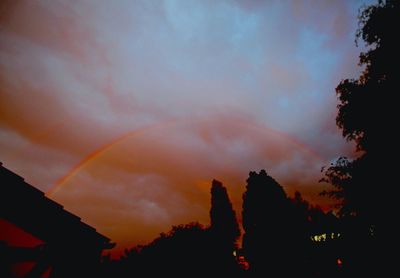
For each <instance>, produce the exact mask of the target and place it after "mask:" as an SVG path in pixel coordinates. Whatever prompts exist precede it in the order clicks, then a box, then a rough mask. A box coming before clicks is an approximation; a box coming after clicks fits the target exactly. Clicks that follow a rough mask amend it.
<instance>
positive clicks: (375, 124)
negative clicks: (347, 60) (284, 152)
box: [322, 0, 400, 276]
mask: <svg viewBox="0 0 400 278" xmlns="http://www.w3.org/2000/svg"><path fill="white" fill-rule="evenodd" d="M399 14H400V1H393V0H387V1H379V2H378V4H375V5H370V6H368V7H365V8H364V9H363V10H362V11H361V12H360V15H359V29H358V31H357V34H356V42H358V41H359V40H360V39H362V40H363V41H364V42H365V46H366V47H367V51H366V52H362V53H361V54H360V59H359V65H360V66H363V71H362V74H361V75H360V77H359V78H358V79H345V80H343V81H342V82H341V83H340V84H339V85H338V86H337V88H336V93H337V96H338V98H339V101H340V102H339V105H338V115H337V117H336V123H337V125H338V127H339V128H341V129H342V132H343V136H344V137H345V138H346V139H347V140H349V141H354V142H355V143H356V151H358V153H359V157H358V158H357V159H355V160H349V159H347V158H345V157H341V158H339V159H338V160H337V161H336V162H335V163H332V164H331V165H330V167H328V168H327V169H325V170H324V174H325V177H324V178H323V179H322V181H324V182H328V183H330V184H332V185H333V186H334V190H330V191H324V192H322V194H323V195H328V196H330V197H333V198H335V199H338V200H339V201H340V203H339V207H340V210H339V213H340V215H341V216H342V217H343V218H344V220H345V221H344V222H346V224H344V225H343V226H344V227H343V228H344V231H345V233H344V239H346V238H347V239H348V240H347V242H348V243H349V245H348V246H347V250H346V252H347V253H348V254H349V255H348V257H349V258H351V259H349V261H351V263H350V265H351V266H352V267H351V268H352V269H351V270H349V273H348V275H351V274H352V275H360V274H362V273H363V272H365V270H368V275H369V276H374V275H377V273H379V275H382V271H384V270H388V269H389V268H388V266H390V265H392V264H390V263H389V261H390V258H389V256H388V255H386V254H387V252H385V250H383V248H384V246H385V245H388V244H390V243H389V242H388V241H387V240H386V239H387V235H388V234H390V233H391V230H392V220H393V217H396V216H395V215H393V211H394V210H393V208H392V207H391V205H392V204H394V203H395V200H394V198H393V196H390V194H387V192H388V189H389V186H390V185H391V184H392V183H393V181H394V180H396V177H395V176H394V173H396V169H395V168H394V165H395V164H393V163H387V161H389V160H390V154H391V152H392V150H393V148H394V147H395V146H396V144H395V143H396V142H395V138H394V137H393V136H390V135H388V131H390V130H391V129H392V128H393V127H394V124H395V123H394V119H395V117H396V115H395V111H397V110H396V109H395V107H394V105H395V104H397V102H396V99H395V92H396V91H398V89H399V85H398V81H399V80H400V72H399V70H398V65H399V64H400V53H399V49H400V43H399V40H398V36H397V33H396V32H395V31H394V30H395V29H394V28H396V27H395V26H399V25H400V17H399ZM349 227H351V228H349ZM361 246H364V248H365V247H367V248H368V250H369V252H361V250H360V249H361ZM385 255H386V256H385ZM371 266H375V268H372V267H371Z"/></svg>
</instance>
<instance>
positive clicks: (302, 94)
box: [0, 0, 369, 265]
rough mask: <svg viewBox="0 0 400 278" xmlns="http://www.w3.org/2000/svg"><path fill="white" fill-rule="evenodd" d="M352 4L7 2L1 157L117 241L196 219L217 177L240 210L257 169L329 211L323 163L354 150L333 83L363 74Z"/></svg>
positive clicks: (0, 51)
mask: <svg viewBox="0 0 400 278" xmlns="http://www.w3.org/2000/svg"><path fill="white" fill-rule="evenodd" d="M363 3H367V4H368V3H369V1H362V0H360V1H344V0H343V1H311V2H310V3H309V1H292V2H291V1H257V0H254V1H240V0H235V1H228V0H226V1H225V0H222V1H212V0H210V1H208V0H206V1H185V0H182V1H173V0H171V1H147V0H144V1H106V0H98V1H28V0H26V1H5V2H4V3H1V4H0V161H1V162H2V163H3V165H4V166H5V167H7V168H9V169H11V170H12V171H13V172H15V173H18V174H19V175H21V176H23V177H24V178H25V180H26V181H27V182H28V183H30V184H32V185H34V186H36V187H37V188H39V189H40V190H42V191H44V192H46V196H48V197H49V198H51V199H53V200H55V201H56V202H58V203H60V204H61V205H63V206H64V207H65V209H66V210H68V211H71V212H72V213H74V214H76V215H79V217H81V218H82V221H84V222H86V223H88V224H89V225H91V226H93V227H95V228H96V229H97V231H99V232H100V233H102V234H104V235H105V236H107V237H109V238H111V239H112V240H113V241H114V242H116V243H117V247H116V248H115V250H116V251H115V252H119V251H120V250H122V249H124V248H126V247H130V246H133V245H135V244H140V243H142V244H143V243H147V242H149V241H151V240H152V239H153V238H155V237H156V236H157V235H158V234H159V233H160V232H163V231H167V230H169V229H170V227H171V226H172V225H177V224H181V223H188V222H191V221H199V222H200V223H202V224H204V225H208V224H209V211H210V187H211V181H212V180H213V179H214V178H215V179H218V180H220V181H222V182H223V184H224V185H225V186H226V187H227V189H228V192H229V196H230V198H231V200H232V203H233V206H234V209H235V211H236V214H237V216H238V219H239V222H240V221H241V216H240V213H241V206H242V194H243V192H244V190H245V181H246V178H247V176H248V173H249V171H259V170H261V169H265V170H266V171H267V172H268V174H270V175H271V176H273V177H274V178H275V179H276V180H277V181H279V183H280V184H281V185H282V186H283V187H284V189H285V190H286V192H287V193H288V195H293V193H294V192H295V191H296V190H298V191H300V192H301V193H302V194H303V196H304V198H305V199H307V200H310V202H311V203H313V204H315V203H318V204H320V205H321V206H322V207H323V208H324V209H328V208H330V205H331V204H332V202H333V201H332V200H329V199H328V198H324V197H321V196H319V195H318V193H319V192H320V191H321V190H323V189H325V187H326V185H325V184H322V183H318V181H319V179H320V178H321V176H322V174H321V172H320V169H321V167H322V166H325V165H327V164H329V163H330V162H331V161H333V160H335V159H336V158H337V157H338V154H342V155H347V156H349V157H352V156H353V152H352V150H353V149H354V145H353V144H351V143H348V142H346V141H345V140H344V139H343V138H342V136H341V131H340V130H339V129H338V128H337V126H336V124H335V115H336V113H337V108H336V105H337V99H336V96H335V91H334V88H335V87H336V85H337V84H338V83H339V82H340V81H341V80H342V79H343V78H349V77H357V76H358V75H359V73H360V69H359V68H357V63H358V54H359V52H360V48H357V47H356V46H355V44H354V34H355V32H356V29H357V11H358V8H359V7H360V6H361V5H362V4H363ZM319 240H321V239H319ZM337 263H338V265H341V264H342V261H341V260H340V259H338V260H337Z"/></svg>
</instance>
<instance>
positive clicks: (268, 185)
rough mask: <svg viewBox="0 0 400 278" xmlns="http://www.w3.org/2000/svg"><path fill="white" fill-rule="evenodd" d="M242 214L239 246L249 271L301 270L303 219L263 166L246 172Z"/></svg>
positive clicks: (304, 239)
mask: <svg viewBox="0 0 400 278" xmlns="http://www.w3.org/2000/svg"><path fill="white" fill-rule="evenodd" d="M242 217H243V228H244V230H245V234H244V236H243V250H244V254H245V257H246V259H247V260H248V261H249V264H250V273H251V275H253V276H256V277H258V276H265V275H280V277H288V276H290V275H293V274H294V273H296V272H297V273H305V269H302V268H304V267H305V264H304V260H303V259H304V258H306V257H307V254H306V253H307V251H305V249H306V248H307V243H308V242H309V241H310V240H309V237H308V233H307V224H306V221H307V219H306V218H305V217H302V215H301V213H296V207H295V206H293V204H292V203H291V202H290V200H289V199H288V198H287V196H286V193H285V191H284V190H283V188H282V187H281V186H280V185H279V184H278V182H276V181H275V180H274V179H273V178H272V177H270V176H269V175H267V173H266V172H265V170H261V171H260V172H259V173H256V172H250V173H249V178H248V179H247V186H246V192H245V193H244V194H243V211H242ZM302 258H303V259H302Z"/></svg>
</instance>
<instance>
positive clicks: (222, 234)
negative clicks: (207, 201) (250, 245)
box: [210, 180, 240, 276]
mask: <svg viewBox="0 0 400 278" xmlns="http://www.w3.org/2000/svg"><path fill="white" fill-rule="evenodd" d="M210 220H211V226H210V236H211V240H212V249H213V252H211V253H210V257H212V258H213V259H212V261H213V262H214V267H213V268H214V270H216V271H218V272H219V273H220V274H221V275H224V276H231V275H232V274H234V273H235V272H237V269H236V268H237V264H236V261H235V258H234V256H233V252H234V251H235V248H236V240H237V239H238V237H239V236H240V229H239V225H238V222H237V220H236V213H235V211H234V210H233V208H232V203H231V201H230V200H229V197H228V193H227V190H226V188H225V187H224V186H223V185H222V183H221V182H219V181H217V180H213V181H212V186H211V209H210Z"/></svg>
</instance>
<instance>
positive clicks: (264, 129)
mask: <svg viewBox="0 0 400 278" xmlns="http://www.w3.org/2000/svg"><path fill="white" fill-rule="evenodd" d="M191 122H192V123H193V122H194V121H193V120H192V121H191ZM199 122H202V123H206V122H212V121H211V120H201V121H199ZM178 123H184V122H183V121H182V122H177V121H176V120H171V121H167V122H162V123H158V124H153V125H150V126H146V127H143V128H139V129H136V130H133V131H129V132H127V133H125V134H123V135H121V136H119V137H117V138H115V139H113V140H112V141H111V142H108V143H106V144H104V145H102V146H100V147H98V148H97V149H95V150H94V151H92V152H91V153H89V154H88V155H87V156H86V157H84V158H83V159H82V160H81V161H80V162H79V163H78V164H76V165H75V166H74V167H73V168H72V169H71V170H69V171H68V172H67V173H66V174H65V175H64V176H62V177H60V178H59V179H58V180H57V181H56V182H55V184H54V185H53V186H52V187H51V188H50V189H49V190H48V191H47V192H46V195H47V196H49V197H50V196H52V195H53V194H55V193H56V192H57V191H58V190H59V189H60V188H61V187H62V186H63V185H64V184H65V183H66V182H67V181H68V180H69V179H71V178H72V177H74V176H75V175H76V174H78V173H79V172H80V171H81V170H82V169H83V168H85V166H86V165H88V164H89V163H90V162H91V161H94V160H96V159H97V158H98V157H99V156H101V154H103V153H105V152H106V151H108V150H110V149H111V148H113V147H115V146H116V145H118V144H120V143H121V142H123V141H125V140H127V139H129V138H132V137H135V136H139V135H141V134H144V133H146V132H149V131H152V130H155V129H158V128H163V127H167V126H169V125H172V124H178ZM234 124H235V125H240V126H245V127H246V128H250V129H255V130H257V131H262V132H267V133H268V134H275V135H277V136H279V137H281V138H284V139H285V140H286V141H288V142H290V143H291V144H292V145H294V146H296V148H299V149H301V150H303V151H304V152H306V153H307V154H309V155H310V156H312V157H313V158H314V159H316V160H318V161H321V162H322V161H323V159H322V158H321V156H320V155H319V154H318V153H316V152H315V151H313V150H312V149H311V148H309V147H308V146H306V145H305V144H304V143H302V142H300V141H298V140H297V139H295V138H292V137H290V136H289V135H288V134H286V133H284V132H281V131H278V130H275V129H272V128H270V127H266V126H261V125H257V124H254V123H251V124H250V123H249V122H247V121H244V120H240V121H237V120H235V121H234Z"/></svg>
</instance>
